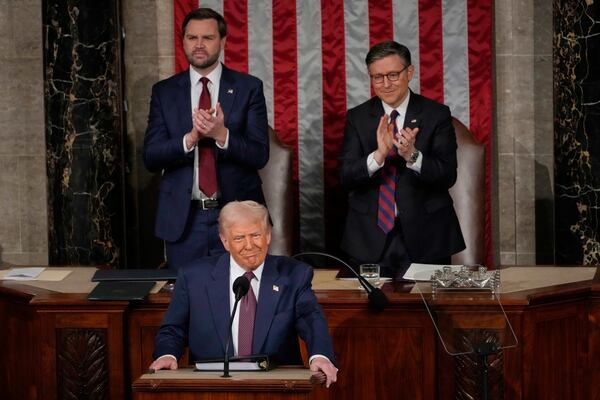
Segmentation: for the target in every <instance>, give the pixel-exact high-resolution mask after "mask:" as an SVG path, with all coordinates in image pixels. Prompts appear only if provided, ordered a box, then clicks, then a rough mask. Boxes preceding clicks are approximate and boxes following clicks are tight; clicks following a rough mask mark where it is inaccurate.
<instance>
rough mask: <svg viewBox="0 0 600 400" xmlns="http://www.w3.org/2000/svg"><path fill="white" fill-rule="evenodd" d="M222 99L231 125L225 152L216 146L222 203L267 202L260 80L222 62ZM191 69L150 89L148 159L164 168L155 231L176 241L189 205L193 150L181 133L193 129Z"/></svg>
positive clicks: (264, 120)
mask: <svg viewBox="0 0 600 400" xmlns="http://www.w3.org/2000/svg"><path fill="white" fill-rule="evenodd" d="M219 102H220V103H221V108H222V109H223V114H224V116H225V127H227V128H228V129H229V146H228V149H227V150H226V151H223V150H221V149H219V148H218V147H217V146H215V160H216V163H217V180H218V185H219V191H220V196H221V202H222V203H223V204H224V203H227V202H230V201H232V200H254V201H257V202H259V203H262V204H264V203H265V200H264V196H263V192H262V182H261V180H260V177H259V176H258V172H257V171H258V170H259V169H261V168H262V167H264V166H265V164H266V163H267V160H268V158H269V136H268V130H267V129H268V126H267V124H268V123H267V108H266V104H265V98H264V94H263V87H262V82H261V81H260V80H259V79H258V78H255V77H253V76H251V75H247V74H243V73H240V72H236V71H233V70H231V69H229V68H227V67H225V66H223V73H222V75H221V82H220V86H219ZM191 110H192V107H191V100H190V75H189V70H186V71H184V72H181V73H179V74H177V75H174V76H172V77H170V78H168V79H165V80H163V81H160V82H158V83H157V84H155V85H154V86H153V88H152V98H151V101H150V113H149V116H148V128H147V130H146V136H145V139H144V164H145V165H146V168H148V170H150V171H152V172H159V171H161V170H162V171H163V176H162V179H161V183H160V193H159V198H158V210H157V215H156V226H155V233H156V236H158V237H160V238H161V239H164V240H167V241H170V242H172V241H176V240H178V239H179V238H180V237H181V235H182V234H183V231H184V228H185V225H186V222H187V218H188V215H189V210H190V200H191V193H192V184H193V182H192V181H193V173H194V171H193V167H194V152H190V153H187V154H186V153H185V152H184V150H183V136H184V135H185V134H186V133H187V132H189V131H190V130H191V129H192V113H191Z"/></svg>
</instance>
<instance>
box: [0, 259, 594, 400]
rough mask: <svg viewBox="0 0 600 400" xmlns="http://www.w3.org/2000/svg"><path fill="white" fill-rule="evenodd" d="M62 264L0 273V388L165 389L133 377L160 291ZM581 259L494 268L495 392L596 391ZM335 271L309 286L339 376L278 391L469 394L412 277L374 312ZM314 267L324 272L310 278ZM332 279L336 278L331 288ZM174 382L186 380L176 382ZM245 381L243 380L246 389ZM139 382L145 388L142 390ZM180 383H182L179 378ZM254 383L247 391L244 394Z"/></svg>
mask: <svg viewBox="0 0 600 400" xmlns="http://www.w3.org/2000/svg"><path fill="white" fill-rule="evenodd" d="M70 269H71V270H73V271H72V272H71V274H70V275H69V276H68V277H67V278H66V279H65V280H64V281H62V282H49V283H48V284H47V285H46V286H47V287H46V288H38V287H34V286H31V285H28V284H27V282H10V281H0V328H1V329H0V343H1V344H2V349H1V351H0V365H1V366H2V367H0V388H1V389H0V398H2V400H4V399H6V400H13V399H14V400H21V399H44V400H55V399H56V400H58V399H73V398H75V399H87V398H101V399H111V400H112V399H130V398H132V397H134V395H135V397H136V398H139V399H143V398H146V397H141V396H146V395H147V396H148V398H149V396H152V395H155V393H162V394H164V395H165V396H171V397H164V398H176V396H177V394H170V393H166V392H159V391H158V389H157V388H160V387H162V388H166V387H168V383H167V382H166V380H162V379H160V378H159V377H160V375H159V374H155V375H153V376H150V377H148V376H143V377H142V378H140V379H141V380H139V381H136V379H137V378H138V377H140V376H142V374H144V372H145V371H147V369H148V366H149V365H150V364H151V363H152V351H153V349H154V338H155V336H156V332H157V331H158V328H159V326H160V324H161V321H162V318H163V315H164V312H165V310H166V309H167V306H168V305H169V302H170V299H171V296H170V293H168V292H164V291H163V292H159V293H156V294H151V295H150V296H148V298H147V299H146V300H144V301H140V302H127V301H96V302H94V301H89V300H87V293H89V286H91V284H90V282H89V279H90V277H91V275H92V274H93V272H90V273H88V275H86V276H82V277H81V279H76V278H77V277H78V276H80V275H84V274H83V273H84V271H87V270H89V269H86V268H70ZM580 270H587V269H586V268H581V267H578V268H555V267H515V268H507V269H504V270H503V271H502V279H503V293H502V296H501V303H502V305H503V307H504V310H505V311H506V315H507V317H508V320H509V321H510V323H511V325H512V327H513V329H514V331H515V335H516V337H517V339H518V345H517V346H516V347H514V348H510V349H506V350H505V351H503V352H502V354H501V357H498V358H496V359H495V360H494V365H493V366H494V373H495V376H498V377H499V378H501V379H499V380H497V381H495V382H497V387H498V388H499V389H501V391H502V393H501V394H500V395H499V397H500V398H502V399H504V400H528V399H569V400H571V399H572V400H587V399H595V400H600V385H598V384H597V382H600V270H596V269H593V268H592V269H591V270H592V273H591V274H588V273H586V275H585V276H582V277H579V278H578V279H574V278H575V277H576V276H578V274H579V272H578V271H580ZM330 272H331V273H330ZM335 273H336V271H324V270H320V271H316V272H315V279H314V280H313V287H314V288H315V292H316V295H317V298H318V300H319V304H320V305H321V306H322V307H323V311H324V312H325V315H326V317H327V321H328V324H329V330H330V332H331V335H332V338H333V345H334V351H335V353H336V356H337V363H338V366H339V369H340V370H339V372H338V381H337V382H336V383H335V384H333V385H332V386H331V387H330V388H329V389H321V388H320V387H315V388H314V389H313V390H312V392H310V391H307V392H306V393H302V392H300V391H299V390H300V389H299V388H300V387H301V385H300V386H296V384H295V383H294V386H293V387H295V388H298V392H290V393H289V395H293V394H294V395H297V396H310V398H311V399H317V400H327V399H344V400H346V399H349V400H353V399H356V400H363V399H373V398H376V399H378V400H388V399H389V400H396V399H399V398H404V399H418V400H429V399H432V400H434V399H439V400H451V399H455V398H457V397H458V396H457V393H468V394H469V395H472V397H473V398H474V396H476V394H477V391H476V390H471V388H472V387H471V386H469V385H468V384H467V383H468V382H465V381H464V380H461V379H458V378H459V377H462V376H469V374H468V371H469V365H470V364H464V363H458V362H456V360H455V358H453V357H451V356H449V355H448V354H446V352H445V351H444V349H443V348H442V346H441V344H440V340H439V339H438V337H437V333H436V331H435V328H434V326H433V323H432V322H431V319H430V317H429V314H428V313H427V310H426V309H425V306H424V304H423V301H422V299H421V296H420V295H419V294H418V293H414V292H413V289H414V285H413V284H404V283H395V284H391V283H388V284H386V285H385V286H384V287H383V291H384V292H385V293H386V294H387V296H388V298H389V299H390V304H389V306H388V307H387V308H386V309H385V310H384V311H383V312H380V313H374V312H372V311H371V310H369V309H368V307H367V296H366V294H365V292H364V291H360V290H358V288H357V286H358V285H357V283H356V282H351V281H335ZM328 274H329V275H328ZM322 276H325V278H327V279H329V280H330V281H331V282H330V283H328V282H329V281H327V279H322V280H319V278H320V277H322ZM551 277H555V278H556V279H554V280H550V278H551ZM84 278H85V279H84ZM540 280H541V281H540ZM531 282H533V283H536V285H529V283H531ZM51 284H52V285H55V286H52V285H51ZM526 284H527V285H526ZM58 285H60V287H58ZM65 285H71V286H72V291H71V292H67V291H66V290H65V289H64V286H65ZM86 285H87V286H86ZM332 285H347V287H346V288H335V289H334V288H332V287H333V286H332ZM511 287H513V290H509V289H510V288H511ZM486 307H487V305H486V303H483V302H478V301H476V300H475V301H470V302H469V304H468V305H465V306H459V305H456V306H452V307H449V308H448V309H443V310H441V311H443V312H444V313H446V314H444V315H455V314H456V313H480V312H482V311H485V309H486ZM465 334H468V332H465ZM185 362H186V361H185V360H183V361H182V362H181V363H180V365H185ZM133 381H136V383H135V392H132V390H133V389H132V383H133ZM217 381H218V382H221V381H220V380H217ZM284 382H296V381H295V380H293V379H292V380H289V381H284ZM284 382H279V386H277V385H275V387H279V388H280V389H281V390H280V391H279V392H275V389H272V388H271V387H269V391H270V392H272V393H275V394H278V395H284V394H286V393H288V392H285V391H284V390H283V388H287V387H288V386H286V385H288V383H284ZM171 383H173V382H171ZM184 383H185V384H186V385H192V384H191V383H186V382H184V381H181V382H179V384H181V385H183V384H184ZM205 383H206V384H207V386H209V384H208V383H207V382H205ZM213 383H214V382H210V386H212V385H213ZM253 384H256V382H254V383H248V385H249V386H250V388H248V390H251V388H252V387H253ZM144 385H146V389H144V390H146V391H142V389H143V388H144ZM152 385H154V386H152ZM165 385H167V386H165ZM150 387H154V388H155V391H154V392H153V391H150V390H149V389H148V388H150ZM188 389H190V390H191V389H194V390H196V389H197V388H194V387H193V385H192V386H188ZM261 390H262V389H261ZM180 393H181V394H185V393H188V392H184V391H183V388H182V390H181V392H180ZM224 393H227V392H224ZM228 393H229V396H230V397H231V398H242V397H241V396H242V392H233V391H232V392H228ZM473 393H474V394H473ZM210 394H211V392H208V391H206V392H200V391H196V392H195V393H194V395H197V396H200V395H206V396H207V397H208V396H209V395H210ZM259 394H260V392H256V391H254V392H248V396H250V397H247V398H252V397H251V396H252V395H254V396H259ZM212 395H213V396H215V395H217V392H212ZM177 398H179V397H177ZM195 398H196V397H195ZM219 398H221V397H219ZM225 398H227V397H225ZM291 398H293V397H291ZM462 398H468V396H464V397H462Z"/></svg>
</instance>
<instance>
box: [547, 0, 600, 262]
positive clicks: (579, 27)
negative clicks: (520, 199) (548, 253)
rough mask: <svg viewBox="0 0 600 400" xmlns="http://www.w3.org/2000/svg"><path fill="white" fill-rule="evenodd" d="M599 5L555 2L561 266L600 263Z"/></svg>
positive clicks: (555, 70) (557, 187) (558, 222)
mask: <svg viewBox="0 0 600 400" xmlns="http://www.w3.org/2000/svg"><path fill="white" fill-rule="evenodd" d="M599 20H600V4H599V3H598V2H572V1H568V0H555V1H554V54H553V59H554V118H555V119H554V131H555V148H554V149H555V153H554V155H555V200H556V224H557V228H556V246H557V250H556V255H557V256H556V261H557V262H558V263H564V264H580V263H582V264H598V263H600V238H599V234H600V223H599V219H600V201H599V200H598V195H597V193H598V191H600V135H599V128H598V127H599V126H600V57H599V56H598V54H600V24H599V23H598V21H599Z"/></svg>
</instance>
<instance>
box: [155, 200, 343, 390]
mask: <svg viewBox="0 0 600 400" xmlns="http://www.w3.org/2000/svg"><path fill="white" fill-rule="evenodd" d="M219 232H220V237H221V240H222V242H223V245H224V247H225V249H226V250H227V251H228V253H226V254H224V255H222V256H219V257H213V258H204V259H201V260H197V261H196V262H194V263H191V264H189V265H186V266H183V267H182V268H180V269H179V271H178V277H177V283H176V284H175V290H174V292H173V297H172V298H171V303H170V304H169V308H168V310H167V312H166V314H165V317H164V320H163V322H162V325H161V327H160V330H159V332H158V334H157V335H156V341H155V350H154V358H155V361H154V362H153V363H152V365H150V368H152V369H154V370H158V369H177V360H179V359H180V358H181V355H182V353H183V350H184V347H185V346H186V345H189V349H190V361H192V362H194V361H197V360H202V359H222V358H223V357H224V354H225V347H226V341H227V337H228V333H229V319H230V315H231V312H232V310H233V305H234V301H235V295H234V293H233V290H232V287H233V285H234V282H235V280H236V279H238V278H239V277H245V278H246V279H248V280H249V281H250V288H249V290H248V293H247V294H246V295H245V296H244V297H243V298H242V299H241V301H240V307H239V308H238V309H237V310H236V314H235V315H234V319H233V324H232V335H231V338H232V341H231V342H230V346H229V356H230V357H232V356H239V357H244V356H250V355H253V354H268V355H270V356H274V357H275V358H276V359H277V361H278V362H279V363H280V364H288V365H289V364H292V365H298V364H302V358H301V354H300V348H299V344H298V336H300V338H301V339H302V340H303V341H304V342H305V343H306V348H307V350H308V355H309V363H310V369H311V370H313V371H319V370H320V371H322V372H323V373H324V374H325V375H326V377H327V381H326V385H327V386H328V387H329V385H330V384H331V383H333V382H335V381H336V379H337V368H336V367H335V366H334V364H333V362H335V356H334V354H333V345H332V342H331V337H330V336H329V331H328V328H327V321H326V319H325V316H324V315H323V311H322V310H321V306H319V304H318V303H317V298H316V297H315V294H314V292H313V290H312V287H311V282H312V278H313V270H312V268H311V267H309V266H308V265H306V264H304V263H302V262H300V261H297V260H294V259H291V258H288V257H280V256H271V255H267V250H268V247H269V243H270V241H271V225H270V223H269V215H268V212H267V209H266V208H265V207H264V206H262V205H260V204H258V203H256V202H254V201H242V202H237V201H234V202H230V203H229V204H227V205H226V206H225V207H223V209H222V211H221V214H220V216H219Z"/></svg>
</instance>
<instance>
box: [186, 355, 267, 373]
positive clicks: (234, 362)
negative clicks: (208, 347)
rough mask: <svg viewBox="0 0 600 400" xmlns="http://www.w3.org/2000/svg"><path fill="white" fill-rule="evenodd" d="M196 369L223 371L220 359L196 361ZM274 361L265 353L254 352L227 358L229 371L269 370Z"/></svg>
mask: <svg viewBox="0 0 600 400" xmlns="http://www.w3.org/2000/svg"><path fill="white" fill-rule="evenodd" d="M195 364H196V371H223V361H221V360H218V359H217V360H215V359H214V358H213V359H210V360H200V361H196V363H195ZM275 364H276V363H275V362H274V361H273V360H271V358H270V357H269V356H268V355H266V354H256V355H252V356H249V357H244V358H242V359H240V358H238V357H233V358H231V359H230V360H229V370H230V371H269V370H271V369H273V368H274V367H275Z"/></svg>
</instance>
